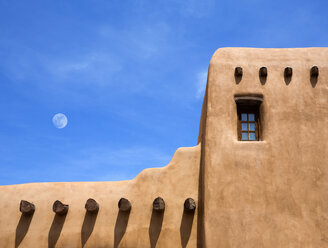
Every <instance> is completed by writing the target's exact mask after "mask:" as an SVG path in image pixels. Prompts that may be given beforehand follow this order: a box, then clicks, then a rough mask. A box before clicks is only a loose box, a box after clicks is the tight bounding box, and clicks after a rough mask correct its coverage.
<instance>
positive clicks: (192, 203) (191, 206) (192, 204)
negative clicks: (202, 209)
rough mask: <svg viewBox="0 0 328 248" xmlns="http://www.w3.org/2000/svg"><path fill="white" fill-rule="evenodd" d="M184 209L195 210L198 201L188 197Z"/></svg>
mask: <svg viewBox="0 0 328 248" xmlns="http://www.w3.org/2000/svg"><path fill="white" fill-rule="evenodd" d="M184 209H185V210H186V211H188V212H193V211H195V209H196V202H195V200H194V199H192V198H187V199H186V200H185V202H184Z"/></svg>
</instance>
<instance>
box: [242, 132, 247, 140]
mask: <svg viewBox="0 0 328 248" xmlns="http://www.w3.org/2000/svg"><path fill="white" fill-rule="evenodd" d="M241 139H242V140H248V133H245V132H243V133H242V136H241Z"/></svg>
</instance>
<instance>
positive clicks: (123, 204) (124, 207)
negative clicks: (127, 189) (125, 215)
mask: <svg viewBox="0 0 328 248" xmlns="http://www.w3.org/2000/svg"><path fill="white" fill-rule="evenodd" d="M118 208H119V209H120V211H123V212H128V211H130V210H131V203H130V201H129V200H128V199H125V198H121V199H120V200H119V201H118Z"/></svg>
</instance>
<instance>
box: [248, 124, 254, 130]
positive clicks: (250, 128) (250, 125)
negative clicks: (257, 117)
mask: <svg viewBox="0 0 328 248" xmlns="http://www.w3.org/2000/svg"><path fill="white" fill-rule="evenodd" d="M249 131H255V123H249Z"/></svg>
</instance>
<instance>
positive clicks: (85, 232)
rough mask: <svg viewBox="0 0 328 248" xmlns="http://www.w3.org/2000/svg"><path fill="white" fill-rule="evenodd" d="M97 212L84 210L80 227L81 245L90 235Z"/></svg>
mask: <svg viewBox="0 0 328 248" xmlns="http://www.w3.org/2000/svg"><path fill="white" fill-rule="evenodd" d="M97 216H98V212H96V213H90V212H86V213H85V216H84V221H83V225H82V229H81V242H82V247H84V245H85V244H86V243H87V241H88V239H89V237H90V236H91V234H92V232H93V229H94V227H95V224H96V220H97Z"/></svg>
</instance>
